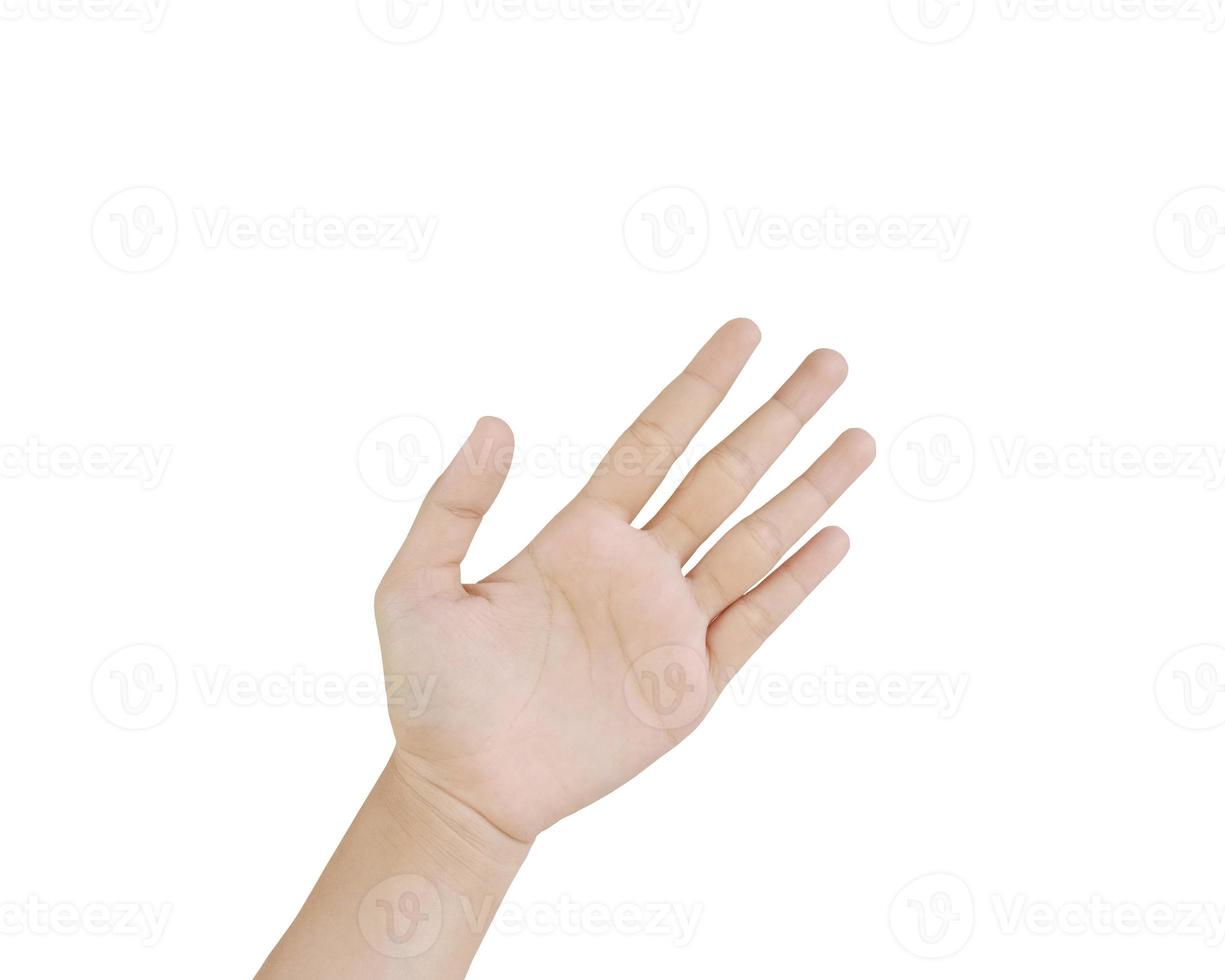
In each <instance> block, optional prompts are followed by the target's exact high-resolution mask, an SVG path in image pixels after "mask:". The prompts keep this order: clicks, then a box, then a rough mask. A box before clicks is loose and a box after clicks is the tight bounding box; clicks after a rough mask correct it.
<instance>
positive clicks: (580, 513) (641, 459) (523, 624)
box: [376, 320, 874, 841]
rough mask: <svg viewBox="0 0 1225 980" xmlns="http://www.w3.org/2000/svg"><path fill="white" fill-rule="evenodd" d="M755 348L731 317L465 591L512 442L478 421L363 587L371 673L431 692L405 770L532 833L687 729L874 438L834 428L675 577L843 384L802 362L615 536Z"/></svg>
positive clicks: (800, 575)
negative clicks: (796, 473) (531, 529)
mask: <svg viewBox="0 0 1225 980" xmlns="http://www.w3.org/2000/svg"><path fill="white" fill-rule="evenodd" d="M759 337H760V335H759V333H758V331H757V328H756V327H755V326H754V325H753V324H751V323H750V322H748V321H746V320H734V321H732V322H731V323H729V324H727V325H725V326H724V327H723V328H722V329H721V330H720V331H719V332H718V333H716V334H715V336H714V337H713V338H712V339H711V340H710V341H709V342H708V343H707V345H706V346H705V347H704V348H703V349H702V351H701V352H700V353H699V354H698V355H697V357H696V358H695V359H694V361H693V362H692V364H690V366H689V367H688V368H687V369H686V370H685V371H684V372H683V373H682V374H681V375H680V376H679V377H678V378H677V379H676V380H675V381H673V382H672V384H670V385H669V386H668V387H667V388H666V389H665V390H664V391H663V392H662V393H661V395H660V396H659V397H658V398H657V399H656V400H655V401H654V402H653V403H652V404H651V406H650V407H648V408H647V409H646V411H645V412H644V413H643V414H642V415H641V416H640V417H639V418H638V420H636V421H635V422H634V424H633V425H631V426H630V428H629V429H628V430H627V431H626V433H625V434H624V435H623V436H622V437H621V439H620V440H619V441H618V443H617V444H616V445H615V446H614V447H613V449H612V450H610V452H609V454H608V456H607V457H606V458H605V460H604V462H603V463H602V464H601V466H600V468H599V469H598V470H597V472H596V474H595V475H594V476H593V478H592V479H591V481H590V482H589V484H588V485H587V487H586V488H585V489H584V490H583V492H582V493H581V494H580V495H579V496H578V497H577V498H576V499H575V500H574V501H573V502H572V503H571V504H569V505H568V506H567V507H565V508H564V509H563V510H562V511H561V512H560V513H559V514H558V515H557V516H556V517H555V518H554V519H553V520H552V521H551V522H550V523H549V524H548V526H547V527H545V528H544V530H542V531H541V532H540V534H538V535H537V536H536V538H535V539H534V540H533V541H532V542H531V543H530V544H528V546H527V547H526V548H525V549H524V550H523V551H522V552H521V553H520V554H519V555H518V556H516V557H515V558H514V559H512V560H511V561H510V562H509V563H508V564H506V565H505V566H504V567H503V568H502V569H500V570H499V571H498V572H496V573H494V574H493V575H491V576H489V577H488V578H487V579H485V580H484V581H482V582H480V583H478V584H475V585H468V586H465V585H463V584H461V579H460V576H459V563H460V561H461V559H462V558H463V556H464V554H465V553H466V551H467V549H468V547H469V545H470V543H471V541H472V538H473V536H474V534H475V533H476V529H477V526H478V525H479V523H480V520H481V518H482V517H483V516H484V514H485V513H486V511H487V510H488V509H489V507H490V506H491V505H492V503H493V501H494V498H495V497H496V496H497V493H498V491H499V490H500V488H501V485H502V483H503V481H504V479H505V475H506V471H507V468H508V465H509V463H510V452H511V449H512V447H513V437H512V436H511V433H510V430H509V429H508V428H507V427H506V425H505V423H502V422H500V421H498V420H496V419H482V420H481V422H480V423H479V424H478V425H477V427H476V429H475V431H474V432H473V434H472V436H471V437H470V438H469V440H468V443H467V444H466V446H465V447H464V449H463V450H461V451H460V453H459V455H458V456H457V457H456V459H455V460H454V461H453V462H452V464H451V465H450V467H448V469H447V471H446V472H445V473H444V474H443V475H442V476H441V477H440V478H439V480H438V482H437V483H436V484H435V486H434V487H433V489H431V491H430V493H429V495H428V496H427V497H426V500H425V501H424V503H423V504H422V507H421V510H420V512H419V514H418V516H417V519H416V521H415V522H414V524H413V528H412V530H411V531H410V532H409V535H408V538H407V540H406V541H405V543H404V546H403V548H402V549H401V551H400V553H399V555H397V557H396V560H395V561H394V562H393V563H392V566H391V568H390V569H389V570H388V573H387V575H386V577H385V578H384V580H383V583H382V585H381V586H380V588H379V593H378V600H377V603H376V612H377V618H378V622H379V629H380V638H381V642H382V647H383V654H384V666H385V669H386V672H387V674H388V677H389V678H397V677H403V676H406V675H411V676H414V677H415V678H416V679H418V681H419V682H420V681H421V680H422V679H424V680H426V681H427V682H431V683H432V684H433V686H432V688H430V691H431V695H430V698H429V700H428V704H427V706H426V707H425V709H424V710H423V711H421V712H420V713H418V712H416V711H409V710H406V709H405V707H404V706H402V705H397V704H395V703H393V704H392V707H391V716H392V724H393V728H394V730H395V734H396V741H397V753H396V765H397V766H398V767H400V768H401V770H402V771H404V772H405V773H410V774H411V775H412V776H413V777H414V778H422V779H425V780H428V781H429V782H431V783H433V784H434V785H435V786H436V787H438V788H441V789H442V790H444V791H445V792H447V793H449V794H451V795H452V796H454V797H456V798H457V799H458V800H460V801H462V802H463V803H465V804H466V805H468V806H469V807H471V808H472V809H474V810H476V811H477V812H479V813H480V814H482V815H483V816H484V817H485V818H486V819H487V820H489V821H490V822H491V823H492V824H493V825H494V826H496V827H498V828H499V829H501V830H502V831H503V832H504V833H506V834H508V835H509V836H511V837H514V838H517V839H519V840H524V841H527V840H531V839H532V838H534V837H535V836H536V835H537V834H538V833H539V832H540V831H541V830H543V829H545V828H546V827H548V826H550V825H551V824H553V823H555V822H556V821H557V820H560V819H561V818H562V817H564V816H566V815H568V814H570V813H573V812H574V811H576V810H578V809H581V808H582V807H583V806H585V805H587V804H588V803H591V802H593V801H594V800H597V799H599V798H600V797H602V796H604V795H605V794H606V793H608V792H610V791H611V790H613V789H615V788H616V787H617V786H619V785H621V784H622V783H624V782H625V781H626V780H628V779H629V778H631V777H632V776H634V775H635V774H637V773H638V772H640V771H641V770H643V769H645V768H646V767H647V766H648V765H650V764H651V763H652V762H654V761H655V760H656V759H658V758H659V757H660V756H662V755H663V754H664V753H665V752H667V751H668V750H669V749H670V748H672V747H673V746H675V745H676V744H677V743H678V742H679V741H680V740H681V739H682V738H684V737H685V736H686V735H688V734H689V733H690V732H692V731H693V730H694V728H696V727H697V725H698V723H699V722H700V721H701V720H702V718H703V717H704V716H705V714H706V713H707V711H708V710H709V708H710V706H711V705H712V704H713V701H714V699H715V697H716V696H717V693H718V691H719V690H720V689H721V688H722V686H723V685H724V684H726V682H727V681H728V680H729V679H730V677H731V676H732V675H733V674H734V673H735V671H736V670H737V669H738V668H739V667H740V666H741V665H743V663H744V662H745V661H746V660H747V659H748V657H749V656H750V655H751V654H752V653H753V652H754V651H755V650H756V649H757V647H758V646H760V645H761V643H762V642H763V641H764V640H765V638H766V637H767V636H768V635H769V634H770V632H772V631H773V629H774V628H775V627H777V626H778V624H779V623H780V622H782V620H783V619H784V618H786V616H787V615H789V614H790V613H791V612H792V611H793V610H794V609H795V608H796V606H798V605H799V602H800V601H801V600H802V599H803V598H804V596H806V595H807V594H808V593H809V592H810V591H811V590H812V589H813V588H815V587H816V585H817V584H818V583H819V582H820V581H821V579H823V578H824V577H825V575H826V574H828V573H829V571H831V570H832V569H833V567H834V566H835V565H836V564H837V563H838V562H839V561H840V560H841V559H842V557H843V556H844V555H845V553H846V550H847V546H848V542H847V539H846V536H845V535H844V534H843V533H842V532H841V531H839V530H837V529H836V528H827V529H825V530H824V531H822V532H821V533H820V534H818V535H816V536H815V537H813V538H812V539H811V540H810V541H808V542H807V543H806V544H805V545H804V546H803V547H801V548H800V549H799V550H798V551H797V552H796V553H795V554H794V555H793V556H792V557H790V558H789V559H787V561H785V562H783V564H781V565H779V562H780V560H781V559H782V558H783V557H784V555H785V554H786V552H787V551H789V550H790V548H791V546H792V545H794V544H795V543H796V542H797V541H798V540H799V539H800V537H802V536H803V534H804V533H805V532H806V531H807V530H808V528H810V527H811V526H812V524H813V523H815V522H816V521H817V520H818V519H819V518H820V516H821V515H822V514H823V513H824V511H825V510H826V509H827V508H828V507H829V506H830V504H832V503H833V501H834V500H835V499H836V498H837V497H838V496H839V495H840V494H841V493H842V492H843V491H844V490H845V489H846V488H847V487H848V486H849V485H850V484H851V483H852V482H853V481H854V480H855V479H856V478H857V477H858V476H859V474H860V473H862V472H863V470H864V469H865V468H866V467H867V466H868V464H869V463H870V462H871V460H872V457H873V455H874V445H873V443H872V440H871V437H869V436H868V435H867V434H866V433H864V432H862V431H861V430H850V431H849V432H846V433H844V434H843V435H842V436H841V437H840V438H839V439H838V440H837V441H836V442H835V443H834V445H833V446H832V447H831V448H830V449H829V450H828V451H827V452H826V453H825V454H824V455H823V456H822V457H821V458H820V459H819V460H817V462H816V463H814V464H813V466H812V467H810V468H809V469H808V470H807V471H806V472H805V473H804V474H803V475H802V476H800V477H799V478H798V479H797V480H796V481H795V482H794V483H793V484H792V485H791V486H790V487H788V488H787V489H786V490H784V491H783V492H782V493H780V494H779V495H778V496H777V497H775V498H774V499H773V500H771V501H770V502H768V503H767V504H766V505H765V506H764V507H762V508H761V509H760V510H758V511H757V512H755V513H754V514H751V515H750V516H749V517H747V518H745V519H744V520H743V521H741V522H740V523H739V524H737V525H736V526H735V527H733V529H732V530H730V531H729V532H728V533H727V534H726V535H725V536H724V537H723V538H722V539H721V540H720V541H719V542H717V543H716V544H715V545H714V547H713V548H712V549H711V550H710V551H709V552H708V553H707V554H706V555H705V556H704V557H703V559H702V560H701V561H700V562H698V563H697V565H696V566H695V567H694V568H693V569H692V570H691V571H689V573H688V574H686V573H685V571H684V569H685V566H686V564H687V563H688V562H689V560H690V559H691V558H692V557H693V555H694V553H695V552H696V550H697V549H698V547H699V546H700V545H701V544H702V543H703V542H704V541H705V540H706V539H707V538H708V537H710V536H711V535H712V534H713V533H714V532H715V531H716V530H717V529H718V528H719V527H720V526H721V525H722V524H723V522H724V521H725V520H726V518H727V517H729V516H730V515H731V514H732V513H733V512H734V511H735V510H736V509H737V507H738V506H739V505H740V504H741V503H742V502H743V500H744V498H745V497H746V496H747V494H748V492H749V490H750V489H751V488H752V487H753V485H754V484H755V483H756V482H757V480H758V479H759V478H760V477H761V475H762V474H763V473H764V471H765V470H766V469H767V468H768V467H769V466H770V465H771V464H772V463H773V462H774V460H775V459H776V458H777V457H778V455H779V454H780V453H781V452H782V450H783V449H784V448H785V447H786V446H787V445H788V444H789V443H790V442H791V440H792V439H793V438H794V437H795V435H796V434H797V432H798V431H799V429H800V427H802V426H803V424H804V423H805V422H806V421H807V420H808V419H809V418H811V417H812V415H813V414H814V413H815V412H816V410H817V409H818V408H819V407H820V406H821V405H822V404H823V403H824V402H825V401H826V399H827V398H828V397H829V396H830V395H831V394H832V393H833V392H834V390H836V389H837V387H838V386H839V385H840V384H841V382H842V381H843V379H844V378H845V376H846V365H845V362H844V361H843V360H842V358H841V357H840V356H839V355H837V354H835V353H834V352H832V351H817V352H816V353H814V354H812V355H810V356H809V357H808V359H807V360H805V362H804V363H803V365H801V367H800V368H799V369H798V370H797V371H796V373H795V374H794V375H793V376H792V377H791V379H790V380H789V381H788V382H787V383H786V384H785V385H784V386H783V387H782V388H781V389H780V390H779V392H778V393H777V394H776V395H775V396H774V397H773V398H771V399H770V400H769V401H768V402H766V403H765V405H763V406H762V408H761V409H759V410H758V411H757V412H756V413H754V415H752V416H751V417H750V418H749V419H748V420H747V421H746V422H745V423H744V424H743V425H741V426H740V427H739V428H738V429H737V430H736V431H735V432H734V433H732V434H731V435H730V436H729V437H728V438H727V439H726V440H725V441H724V442H723V443H722V444H720V446H718V447H716V448H715V449H714V450H712V451H711V452H710V453H709V454H708V455H707V456H706V457H704V458H703V460H702V461H701V462H700V463H699V464H698V465H697V466H696V467H695V468H694V469H693V471H692V472H691V473H690V474H689V475H688V476H687V477H686V479H685V480H684V481H683V482H682V484H681V486H680V487H679V488H678V489H677V491H676V493H675V494H674V495H673V496H672V497H671V499H670V500H668V501H667V503H665V504H664V506H663V507H662V508H661V510H660V511H659V513H658V514H656V515H655V517H653V518H652V519H651V520H650V521H648V522H647V523H646V524H645V525H644V526H642V527H641V528H639V527H635V526H634V525H633V524H632V523H631V522H632V521H633V520H634V519H635V518H636V516H637V515H638V512H639V511H640V510H641V509H642V508H643V506H645V504H646V502H647V499H648V498H649V497H650V496H651V494H652V493H653V491H654V490H655V489H656V487H657V486H658V485H659V483H660V481H661V480H662V478H663V476H664V475H665V473H666V471H667V469H668V467H669V466H670V465H671V463H672V462H673V461H674V460H675V459H676V458H677V457H678V456H679V454H680V453H681V452H682V451H683V449H684V448H685V446H686V445H687V444H688V443H689V441H690V439H692V437H693V436H694V435H695V434H696V432H697V430H698V429H699V427H700V426H701V425H702V423H703V422H704V421H705V420H706V418H707V417H708V416H709V415H710V413H711V412H712V411H713V410H714V408H715V407H716V406H717V405H718V403H719V402H720V401H721V400H722V398H723V396H724V394H726V392H727V390H728V388H730V386H731V384H732V382H733V381H734V380H735V378H736V376H737V375H738V374H739V372H740V370H741V368H742V367H743V366H744V363H745V362H746V361H747V359H748V356H749V354H750V353H751V352H752V350H753V348H754V347H755V346H756V344H757V342H758V340H759ZM776 566H778V567H777V568H776ZM396 687H397V685H392V686H391V688H390V689H391V690H395V689H396ZM393 701H394V698H393Z"/></svg>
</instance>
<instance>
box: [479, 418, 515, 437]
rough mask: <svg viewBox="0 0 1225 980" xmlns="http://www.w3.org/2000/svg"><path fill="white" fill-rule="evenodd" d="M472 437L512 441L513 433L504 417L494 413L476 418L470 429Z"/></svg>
mask: <svg viewBox="0 0 1225 980" xmlns="http://www.w3.org/2000/svg"><path fill="white" fill-rule="evenodd" d="M472 435H473V436H474V437H479V436H484V437H485V438H487V439H497V440H498V441H499V442H514V441H515V434H514V432H512V431H511V428H510V425H508V424H507V422H506V421H505V420H504V419H500V418H498V417H497V416H496V415H482V416H481V417H480V418H479V419H477V422H476V426H475V427H474V428H473V430H472Z"/></svg>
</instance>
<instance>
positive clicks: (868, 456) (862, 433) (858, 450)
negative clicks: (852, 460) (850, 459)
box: [840, 429, 876, 467]
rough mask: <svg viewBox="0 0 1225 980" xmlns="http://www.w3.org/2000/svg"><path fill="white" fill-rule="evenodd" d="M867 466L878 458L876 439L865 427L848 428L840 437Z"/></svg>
mask: <svg viewBox="0 0 1225 980" xmlns="http://www.w3.org/2000/svg"><path fill="white" fill-rule="evenodd" d="M840 439H841V441H843V442H845V443H846V444H847V445H848V446H849V447H850V449H851V451H852V452H853V453H854V454H855V456H856V457H857V458H858V459H860V460H861V461H862V462H863V465H864V466H865V467H866V466H868V465H870V464H871V463H872V461H873V460H874V459H876V440H875V439H874V438H873V437H872V434H871V433H870V432H867V431H866V430H864V429H847V430H846V432H844V433H842V435H841V437H840Z"/></svg>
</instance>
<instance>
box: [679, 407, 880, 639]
mask: <svg viewBox="0 0 1225 980" xmlns="http://www.w3.org/2000/svg"><path fill="white" fill-rule="evenodd" d="M875 456H876V443H875V442H874V441H873V440H872V437H871V436H870V435H868V434H867V433H866V432H864V431H863V430H862V429H851V430H849V431H847V432H844V433H843V434H842V435H840V436H839V437H838V438H837V440H835V442H834V444H833V445H832V446H830V447H829V449H827V450H826V451H825V453H824V454H823V455H822V456H821V458H820V459H818V460H817V461H816V462H815V463H813V465H812V466H811V467H810V468H809V470H808V471H807V472H806V473H805V474H804V475H803V476H801V477H800V478H799V479H798V480H796V481H795V482H794V483H792V484H791V486H789V487H787V489H786V490H784V491H783V492H782V493H780V494H779V495H778V496H777V497H775V498H774V499H773V500H771V501H769V502H768V503H767V504H766V505H765V506H764V507H762V508H761V509H760V510H758V511H756V512H755V513H753V514H750V515H749V516H748V517H746V518H745V519H744V520H743V521H741V522H740V523H739V524H737V525H736V526H735V527H734V528H732V529H731V530H730V531H728V532H727V534H726V535H724V536H723V538H722V539H721V540H720V541H719V542H718V543H717V544H716V545H715V546H714V547H713V548H711V550H710V551H709V553H707V555H706V557H704V558H703V559H702V560H701V561H700V562H699V563H698V565H697V567H696V568H694V570H693V571H692V572H691V573H690V575H689V580H690V583H691V585H692V587H693V591H694V595H695V597H696V598H697V601H698V604H699V605H700V606H701V607H702V609H703V610H705V612H706V614H707V615H708V616H710V617H711V618H712V619H713V618H714V617H715V616H717V615H718V614H719V613H721V612H722V611H723V610H724V609H726V608H727V607H728V606H729V605H730V604H731V603H732V602H734V601H735V600H737V599H739V598H740V596H742V595H743V594H744V593H745V592H747V591H748V590H749V589H751V588H752V587H753V585H755V584H756V583H757V582H759V581H761V579H762V578H764V577H765V576H766V575H767V574H768V573H769V571H770V569H772V568H773V567H774V566H775V565H777V564H778V563H779V561H781V560H782V557H783V555H785V554H786V553H787V552H788V550H790V548H791V546H792V545H794V544H795V543H796V542H797V541H799V540H800V538H801V537H803V535H804V534H805V532H806V531H807V530H808V529H809V528H810V527H812V525H813V524H815V523H816V522H817V521H818V520H820V518H821V515H822V514H824V513H825V512H826V511H827V510H829V508H830V506H831V505H832V504H833V502H834V501H835V500H837V499H838V498H839V497H841V496H842V494H843V493H844V492H845V491H846V489H847V488H848V487H849V486H850V485H851V484H852V483H854V482H855V481H856V480H857V479H858V478H859V476H860V474H862V473H863V471H864V470H866V469H867V468H868V466H869V465H870V464H871V463H872V460H873V459H874V458H875Z"/></svg>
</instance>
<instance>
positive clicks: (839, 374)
mask: <svg viewBox="0 0 1225 980" xmlns="http://www.w3.org/2000/svg"><path fill="white" fill-rule="evenodd" d="M806 363H807V364H808V365H810V366H811V367H813V368H815V369H816V370H817V372H818V373H819V374H820V375H821V376H822V377H824V378H828V379H829V380H830V381H831V382H832V383H834V384H841V383H842V382H843V381H845V380H846V376H847V375H848V374H849V373H850V370H851V368H850V365H849V364H847V362H846V358H845V357H843V356H842V355H841V354H839V353H838V352H837V351H836V350H830V349H829V348H828V347H822V348H821V349H820V350H815V351H813V352H812V353H811V354H809V355H808V357H807V358H806Z"/></svg>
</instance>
